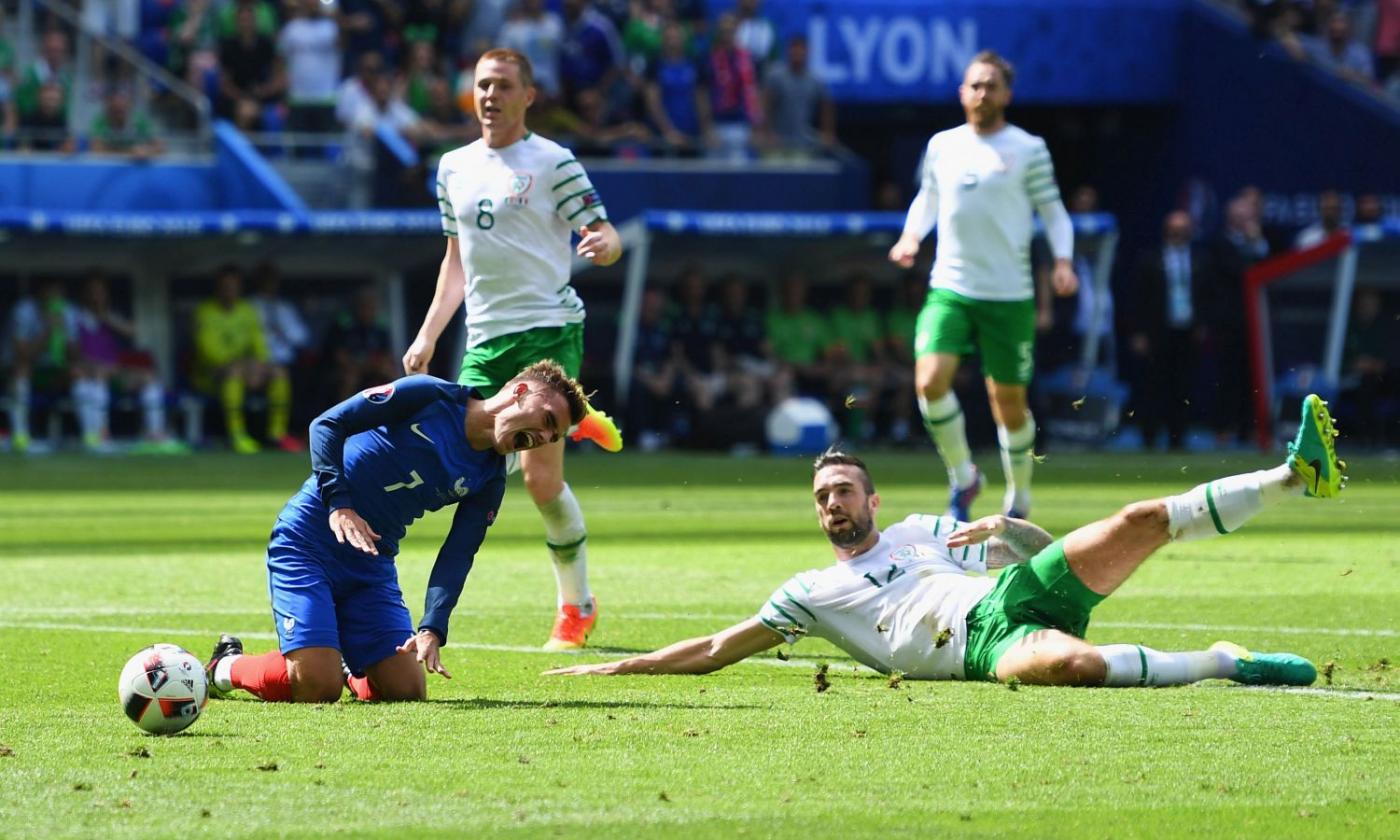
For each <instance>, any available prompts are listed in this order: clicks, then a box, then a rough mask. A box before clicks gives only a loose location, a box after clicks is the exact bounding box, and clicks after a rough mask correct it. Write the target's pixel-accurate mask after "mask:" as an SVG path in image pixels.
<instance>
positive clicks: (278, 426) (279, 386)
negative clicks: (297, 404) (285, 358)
mask: <svg viewBox="0 0 1400 840" xmlns="http://www.w3.org/2000/svg"><path fill="white" fill-rule="evenodd" d="M291 406H292V383H291V380H289V379H288V377H287V374H285V373H282V374H278V375H276V376H274V377H272V379H271V381H269V382H268V383H267V436H268V438H269V439H271V440H281V439H282V438H284V437H286V436H287V420H288V418H289V417H290V415H291Z"/></svg>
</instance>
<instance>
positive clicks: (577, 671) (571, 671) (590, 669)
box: [544, 662, 616, 677]
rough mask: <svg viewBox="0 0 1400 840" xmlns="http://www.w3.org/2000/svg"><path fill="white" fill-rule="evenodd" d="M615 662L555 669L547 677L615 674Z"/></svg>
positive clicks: (547, 673)
mask: <svg viewBox="0 0 1400 840" xmlns="http://www.w3.org/2000/svg"><path fill="white" fill-rule="evenodd" d="M615 664H616V663H613V662H598V663H595V664H593V665H571V666H569V667H568V668H555V669H554V670H552V671H545V672H544V676H546V677H581V676H585V675H587V674H603V675H607V674H613V673H616V671H615V670H614V668H613V665H615Z"/></svg>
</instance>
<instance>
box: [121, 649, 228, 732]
mask: <svg viewBox="0 0 1400 840" xmlns="http://www.w3.org/2000/svg"><path fill="white" fill-rule="evenodd" d="M117 697H118V699H120V700H121V704H122V710H123V711H125V712H126V716H127V717H129V718H131V722H132V723H134V724H136V725H137V726H139V727H141V728H142V729H144V730H146V731H147V732H149V733H151V734H152V735H174V734H175V733H176V732H179V731H181V730H182V729H184V728H185V727H187V726H189V725H190V724H192V723H194V722H195V719H196V718H198V717H199V713H200V712H201V711H203V710H204V704H205V703H207V702H208V701H209V684H208V682H207V680H206V679H205V676H204V665H203V663H201V662H200V661H199V660H198V659H196V658H195V656H194V654H192V653H190V652H189V651H187V650H185V649H184V648H182V647H180V646H179V645H167V644H159V645H151V646H150V647H148V648H144V649H142V650H140V651H138V652H137V653H136V655H135V656H133V657H131V659H129V660H127V663H126V667H125V668H122V675H121V679H120V680H119V681H118V682H117Z"/></svg>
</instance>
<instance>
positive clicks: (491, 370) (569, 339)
mask: <svg viewBox="0 0 1400 840" xmlns="http://www.w3.org/2000/svg"><path fill="white" fill-rule="evenodd" d="M543 359H553V360H554V361H556V362H558V363H559V365H560V366H561V367H563V368H564V372H565V373H567V374H568V375H569V376H571V377H577V376H578V372H579V366H580V365H582V364H583V324H582V323H578V324H565V325H564V326H562V327H536V328H535V329H533V330H526V331H525V332H518V333H510V334H509V335H502V336H497V337H496V338H493V339H490V340H489V341H484V342H482V343H481V344H478V345H477V346H475V347H473V348H471V349H470V350H468V351H467V355H466V356H464V357H463V358H462V372H461V373H459V374H457V382H458V383H459V384H461V385H470V386H472V387H473V388H476V389H477V390H478V391H480V392H481V393H482V394H484V395H486V396H488V397H490V396H494V395H495V393H496V392H497V391H499V390H501V386H502V385H504V384H506V383H507V382H509V381H510V380H512V379H514V378H515V375H516V374H518V373H520V371H521V370H522V369H524V368H526V367H528V366H530V365H532V364H534V363H535V362H538V361H541V360H543Z"/></svg>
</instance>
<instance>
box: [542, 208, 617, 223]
mask: <svg viewBox="0 0 1400 840" xmlns="http://www.w3.org/2000/svg"><path fill="white" fill-rule="evenodd" d="M602 208H603V205H601V204H585V205H584V206H582V207H580V208H579V209H577V210H575V211H574V212H572V213H570V214H569V215H568V216H567V217H566V218H565V219H564V221H567V222H572V221H573V220H574V217H575V216H577V215H578V214H580V213H584V212H587V211H589V210H601V209H602ZM555 209H556V210H557V209H558V208H555ZM607 220H608V218H607V217H606V216H604V217H603V221H605V222H606V221H607Z"/></svg>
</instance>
